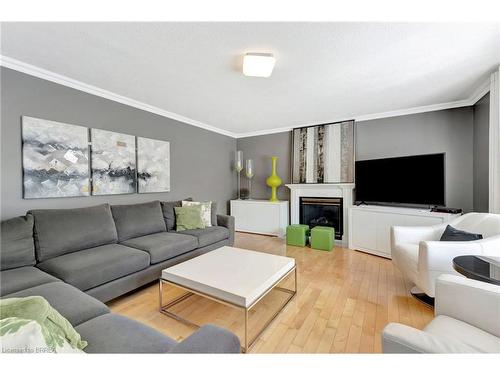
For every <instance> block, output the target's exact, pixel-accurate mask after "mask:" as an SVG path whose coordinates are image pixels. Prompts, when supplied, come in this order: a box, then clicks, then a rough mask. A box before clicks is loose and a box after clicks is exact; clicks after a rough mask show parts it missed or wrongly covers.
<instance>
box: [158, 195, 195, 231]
mask: <svg viewBox="0 0 500 375" xmlns="http://www.w3.org/2000/svg"><path fill="white" fill-rule="evenodd" d="M183 200H184V201H192V200H193V198H186V199H183ZM183 200H180V201H168V202H161V209H162V212H163V218H164V220H165V223H166V225H167V230H168V231H172V230H175V210H174V208H175V207H181V206H182V201H183Z"/></svg>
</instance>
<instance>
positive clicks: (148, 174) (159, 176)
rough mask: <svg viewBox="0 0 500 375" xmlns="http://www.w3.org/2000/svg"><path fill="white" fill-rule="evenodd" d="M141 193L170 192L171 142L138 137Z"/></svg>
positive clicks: (138, 174)
mask: <svg viewBox="0 0 500 375" xmlns="http://www.w3.org/2000/svg"><path fill="white" fill-rule="evenodd" d="M137 171H138V173H137V177H138V186H139V193H158V192H162V191H170V142H166V141H160V140H158V139H150V138H142V137H137Z"/></svg>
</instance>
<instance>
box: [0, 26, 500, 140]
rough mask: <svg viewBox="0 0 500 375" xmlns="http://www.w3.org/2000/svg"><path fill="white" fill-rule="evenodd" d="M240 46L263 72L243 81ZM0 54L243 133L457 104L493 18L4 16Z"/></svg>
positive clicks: (469, 89) (493, 46) (496, 56)
mask: <svg viewBox="0 0 500 375" xmlns="http://www.w3.org/2000/svg"><path fill="white" fill-rule="evenodd" d="M246 52H272V53H273V54H274V55H275V57H276V59H277V62H276V66H275V69H274V71H273V74H272V76H271V77H270V78H253V77H246V76H244V75H243V74H242V73H241V64H242V56H243V55H244V54H245V53H246ZM2 55H3V56H7V57H10V58H13V59H17V60H20V61H22V62H25V63H28V64H32V65H35V66H37V67H40V68H43V69H46V70H48V71H51V72H54V73H57V74H60V75H63V76H67V77H70V78H72V79H75V80H78V81H81V82H84V83H86V84H89V85H94V86H97V87H99V88H101V89H105V90H108V91H111V92H113V93H116V94H119V95H122V96H125V97H128V98H131V99H134V100H137V101H140V102H143V103H146V104H148V105H151V106H154V107H158V108H160V109H162V110H165V111H169V112H173V113H176V114H179V115H182V116H185V117H187V118H190V119H193V120H195V121H196V122H201V123H204V124H208V125H210V126H213V127H216V128H218V129H222V130H224V131H226V132H229V133H232V134H242V133H247V132H254V131H266V130H269V129H275V128H283V127H295V126H301V125H308V124H315V123H324V122H329V121H337V120H342V119H351V118H357V117H358V116H361V115H367V114H372V113H379V112H387V111H395V110H400V109H406V108H412V107H420V106H428V105H434V104H438V103H448V102H455V101H460V100H464V99H467V98H469V97H470V96H471V94H472V93H473V92H474V90H476V89H477V87H478V86H479V85H481V84H482V83H483V82H484V81H486V80H487V78H488V75H489V74H490V73H491V71H493V70H494V69H495V67H498V65H499V64H500V25H499V24H474V23H462V24H444V23H442V24H428V23H427V24H415V23H406V24H405V23H398V24H396V23H3V24H2Z"/></svg>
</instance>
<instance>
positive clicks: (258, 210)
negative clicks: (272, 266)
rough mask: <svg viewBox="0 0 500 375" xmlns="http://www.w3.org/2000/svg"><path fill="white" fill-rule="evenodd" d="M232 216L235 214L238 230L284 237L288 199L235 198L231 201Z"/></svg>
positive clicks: (286, 224)
mask: <svg viewBox="0 0 500 375" xmlns="http://www.w3.org/2000/svg"><path fill="white" fill-rule="evenodd" d="M231 216H234V221H235V229H236V231H240V232H249V233H258V234H266V235H270V236H278V237H284V236H285V233H286V227H287V226H288V201H279V202H271V201H268V200H257V199H245V200H243V199H235V200H232V201H231Z"/></svg>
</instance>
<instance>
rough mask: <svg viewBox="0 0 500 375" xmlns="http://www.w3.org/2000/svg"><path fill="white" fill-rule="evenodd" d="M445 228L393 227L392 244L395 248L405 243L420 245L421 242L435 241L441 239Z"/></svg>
mask: <svg viewBox="0 0 500 375" xmlns="http://www.w3.org/2000/svg"><path fill="white" fill-rule="evenodd" d="M444 228H445V226H444V225H442V224H440V225H432V226H426V227H405V226H393V227H391V244H392V246H393V247H395V246H398V245H399V244H403V243H411V244H418V243H419V242H420V241H434V240H438V239H439V235H440V233H442V231H443V230H444Z"/></svg>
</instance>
